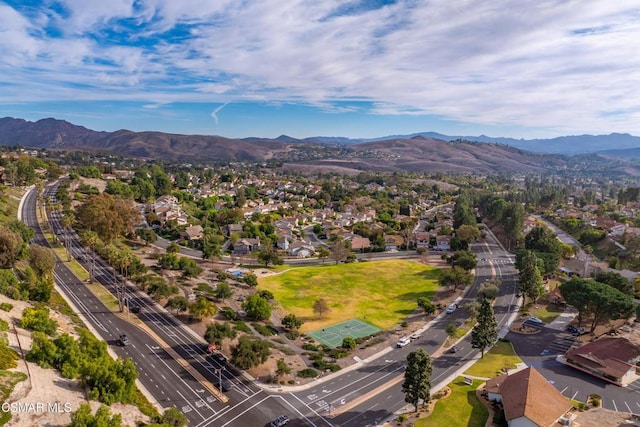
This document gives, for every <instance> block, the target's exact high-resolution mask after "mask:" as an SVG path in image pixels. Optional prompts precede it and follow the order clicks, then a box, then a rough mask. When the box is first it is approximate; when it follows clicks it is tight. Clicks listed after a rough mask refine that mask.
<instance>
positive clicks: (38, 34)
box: [0, 0, 640, 139]
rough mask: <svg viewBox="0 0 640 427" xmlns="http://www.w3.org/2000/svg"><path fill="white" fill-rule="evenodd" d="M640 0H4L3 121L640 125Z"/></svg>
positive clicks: (235, 130) (374, 129)
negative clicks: (20, 119) (22, 119)
mask: <svg viewBox="0 0 640 427" xmlns="http://www.w3.org/2000/svg"><path fill="white" fill-rule="evenodd" d="M638 40H640V0H634V1H630V0H616V1H610V0H590V1H584V0H576V1H571V0H522V1H517V2H514V1H513V0H489V1H487V0H455V1H451V0H406V1H404V0H397V1H392V0H387V1H385V0H368V1H367V0H355V1H348V0H347V1H335V0H320V1H312V0H108V1H105V0H43V1H41V0H4V1H3V0H0V52H2V54H1V55H0V117H5V116H9V117H16V118H24V119H27V120H32V121H34V120H39V119H42V118H47V117H54V118H57V119H64V120H67V121H70V122H72V123H74V124H79V125H83V126H86V127H88V128H91V129H95V130H106V131H115V130H118V129H130V130H134V131H143V130H157V131H164V132H171V133H184V134H206V135H213V134H215V135H222V136H226V137H232V138H240V137H248V136H260V137H277V136H279V135H282V134H286V135H289V136H292V137H297V138H304V137H310V136H344V137H350V138H369V137H379V136H386V135H393V134H410V133H415V132H423V131H434V132H440V133H444V134H447V135H467V136H471V135H481V134H485V135H489V136H494V137H497V136H504V137H513V138H525V139H530V138H549V137H555V136H562V135H576V134H585V133H586V134H608V133H611V132H623V133H624V132H628V133H631V134H634V135H640V90H639V88H640V48H639V47H638V46H639V44H638V43H639V42H638Z"/></svg>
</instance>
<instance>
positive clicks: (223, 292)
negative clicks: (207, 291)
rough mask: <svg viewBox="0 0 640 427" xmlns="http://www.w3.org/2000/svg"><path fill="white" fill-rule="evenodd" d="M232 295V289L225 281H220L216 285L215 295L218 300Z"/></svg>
mask: <svg viewBox="0 0 640 427" xmlns="http://www.w3.org/2000/svg"><path fill="white" fill-rule="evenodd" d="M231 295H233V290H231V286H230V285H229V283H227V282H220V283H218V286H217V287H216V292H215V296H216V298H218V299H219V300H226V299H227V298H230V297H231Z"/></svg>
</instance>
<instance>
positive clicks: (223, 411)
mask: <svg viewBox="0 0 640 427" xmlns="http://www.w3.org/2000/svg"><path fill="white" fill-rule="evenodd" d="M261 392H262V390H260V391H258V392H256V393H255V394H254V395H253V396H256V395H258V394H260V393H261ZM253 396H251V397H247V398H246V399H244V400H243V401H241V402H238V403H237V404H236V405H235V406H225V407H224V409H222V410H221V411H220V412H218V413H217V414H214V415H212V416H210V417H209V418H207V419H206V420H204V421H201V422H200V424H197V425H196V426H195V427H200V426H205V425H207V426H208V425H210V424H209V422H211V421H216V420H217V419H219V418H220V417H222V416H223V415H225V414H226V413H227V412H229V411H231V410H232V409H233V408H235V407H236V406H240V405H242V404H243V403H244V402H246V401H247V400H250V399H252V398H253Z"/></svg>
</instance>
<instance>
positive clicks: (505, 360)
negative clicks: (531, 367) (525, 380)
mask: <svg viewBox="0 0 640 427" xmlns="http://www.w3.org/2000/svg"><path fill="white" fill-rule="evenodd" d="M516 363H522V359H520V358H519V357H518V356H516V353H515V351H513V346H512V345H511V343H510V342H507V341H498V342H497V343H496V345H495V346H493V348H492V349H491V350H489V351H488V352H487V353H485V355H484V357H483V358H482V359H480V360H478V361H477V362H476V363H474V364H473V365H472V366H471V367H470V368H469V369H467V371H466V372H465V374H466V375H472V376H474V377H481V378H493V377H495V376H496V375H497V374H498V373H499V372H500V371H501V370H502V369H505V368H507V369H513V368H515V367H516Z"/></svg>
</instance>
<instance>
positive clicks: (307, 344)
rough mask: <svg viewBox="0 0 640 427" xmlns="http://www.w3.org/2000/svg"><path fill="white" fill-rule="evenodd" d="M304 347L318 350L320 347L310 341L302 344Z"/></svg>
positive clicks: (304, 348)
mask: <svg viewBox="0 0 640 427" xmlns="http://www.w3.org/2000/svg"><path fill="white" fill-rule="evenodd" d="M302 349H303V350H308V351H318V347H316V346H315V345H313V344H311V343H308V342H306V343H304V344H302Z"/></svg>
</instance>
